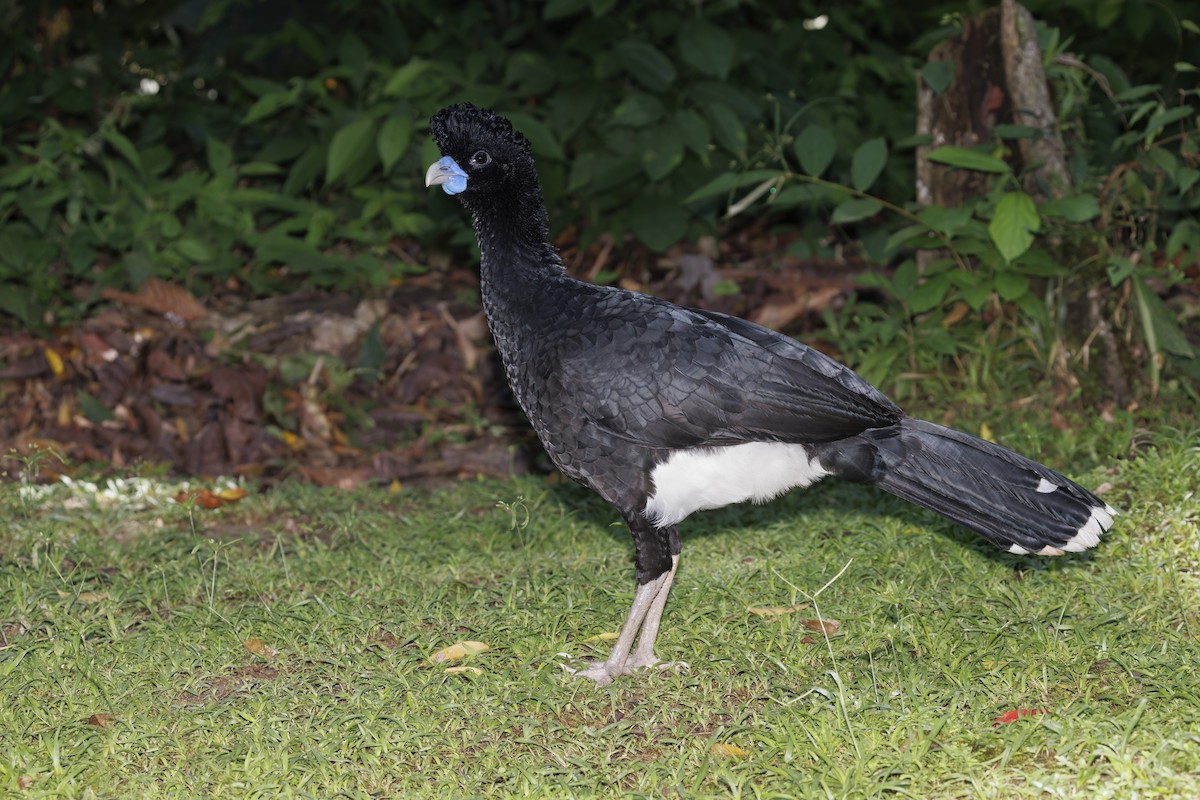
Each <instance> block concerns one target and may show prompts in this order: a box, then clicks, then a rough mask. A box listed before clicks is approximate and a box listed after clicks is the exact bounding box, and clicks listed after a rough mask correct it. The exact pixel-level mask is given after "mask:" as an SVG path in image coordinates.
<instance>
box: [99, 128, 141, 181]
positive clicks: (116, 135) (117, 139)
mask: <svg viewBox="0 0 1200 800" xmlns="http://www.w3.org/2000/svg"><path fill="white" fill-rule="evenodd" d="M101 135H102V136H103V137H104V140H105V141H106V142H108V143H109V144H110V145H112V146H113V149H114V150H116V151H117V152H118V153H120V154H121V155H123V156H125V160H126V161H128V162H129V163H130V164H132V165H133V166H134V169H136V170H138V171H139V172H141V170H142V159H141V157H139V156H138V151H137V148H136V147H134V146H133V142H131V141H129V139H128V138H127V137H126V136H125V134H123V133H121V132H120V131H117V130H115V129H113V128H107V129H105V130H103V132H102V133H101Z"/></svg>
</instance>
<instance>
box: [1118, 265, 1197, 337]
mask: <svg viewBox="0 0 1200 800" xmlns="http://www.w3.org/2000/svg"><path fill="white" fill-rule="evenodd" d="M1133 294H1134V297H1135V298H1136V299H1137V306H1138V316H1140V317H1141V318H1142V332H1143V334H1145V336H1146V347H1147V348H1149V350H1150V352H1151V353H1153V354H1158V353H1160V352H1162V351H1164V350H1165V351H1166V352H1168V353H1174V354H1175V355H1177V356H1184V357H1185V358H1193V357H1195V355H1196V353H1195V351H1194V350H1192V346H1191V345H1190V344H1188V340H1187V336H1186V335H1185V334H1184V333H1183V331H1181V330H1180V329H1179V323H1177V322H1176V321H1175V315H1174V314H1172V313H1171V309H1170V308H1168V307H1167V304H1166V303H1164V302H1163V301H1162V298H1161V297H1159V296H1158V294H1156V293H1155V291H1154V290H1153V289H1151V288H1150V286H1149V285H1148V284H1147V283H1146V281H1145V280H1144V279H1143V278H1142V277H1141V276H1140V275H1134V277H1133Z"/></svg>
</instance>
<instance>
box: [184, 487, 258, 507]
mask: <svg viewBox="0 0 1200 800" xmlns="http://www.w3.org/2000/svg"><path fill="white" fill-rule="evenodd" d="M245 496H246V490H245V489H222V490H221V491H220V492H213V491H210V490H208V489H192V490H191V491H188V492H180V493H179V494H177V495H175V502H176V503H192V504H194V505H198V506H200V507H201V508H220V507H221V506H230V505H233V504H234V503H236V502H237V501H238V500H241V499H242V498H243V497H245Z"/></svg>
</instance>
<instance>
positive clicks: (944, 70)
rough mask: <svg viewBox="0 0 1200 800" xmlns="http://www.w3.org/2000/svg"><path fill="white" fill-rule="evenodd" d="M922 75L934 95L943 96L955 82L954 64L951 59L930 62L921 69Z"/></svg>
mask: <svg viewBox="0 0 1200 800" xmlns="http://www.w3.org/2000/svg"><path fill="white" fill-rule="evenodd" d="M921 75H922V76H923V77H924V78H925V85H926V86H928V87H929V88H930V89H931V90H933V93H934V94H941V93H942V92H944V91H946V89H947V87H949V86H950V84H951V83H952V82H953V81H954V62H953V61H951V60H950V59H944V60H942V61H930V62H928V63H927V64H925V66H923V67H921Z"/></svg>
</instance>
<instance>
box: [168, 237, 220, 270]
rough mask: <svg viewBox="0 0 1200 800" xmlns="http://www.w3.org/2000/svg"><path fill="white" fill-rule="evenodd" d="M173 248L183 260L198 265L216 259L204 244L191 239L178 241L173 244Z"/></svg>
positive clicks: (210, 248)
mask: <svg viewBox="0 0 1200 800" xmlns="http://www.w3.org/2000/svg"><path fill="white" fill-rule="evenodd" d="M174 247H175V249H176V250H178V251H179V253H180V255H182V256H183V257H184V258H186V259H188V260H190V261H195V262H196V263H198V264H205V263H207V262H209V261H212V260H213V258H215V257H216V253H214V252H213V249H212V247H210V246H209V245H208V244H207V243H206V242H202V241H200V240H199V239H193V238H191V237H184V238H183V239H180V240H179V241H177V242H175V244H174Z"/></svg>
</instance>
